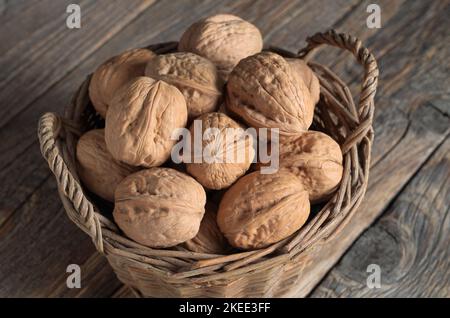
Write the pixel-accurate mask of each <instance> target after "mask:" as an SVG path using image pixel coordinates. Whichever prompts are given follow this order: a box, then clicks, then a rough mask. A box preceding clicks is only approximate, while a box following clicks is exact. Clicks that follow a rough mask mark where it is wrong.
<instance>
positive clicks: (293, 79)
mask: <svg viewBox="0 0 450 318" xmlns="http://www.w3.org/2000/svg"><path fill="white" fill-rule="evenodd" d="M227 107H228V109H229V110H230V111H232V112H233V113H235V114H237V115H239V116H240V117H241V118H242V119H243V120H244V121H245V122H246V123H247V124H249V125H250V126H253V127H256V128H263V127H265V128H279V129H280V136H295V135H298V134H299V133H301V132H303V131H306V130H307V129H308V128H309V126H310V125H311V123H312V120H313V116H314V104H313V102H312V99H311V96H310V94H309V90H308V88H307V87H306V84H305V83H304V82H303V81H302V80H301V79H300V78H299V77H298V76H295V75H294V72H293V70H292V69H291V67H290V66H289V64H288V63H287V62H286V60H285V59H284V58H282V57H281V56H279V55H277V54H275V53H271V52H263V53H259V54H256V55H253V56H250V57H247V58H245V59H243V60H242V61H241V62H239V64H238V65H237V66H236V67H235V68H234V70H233V72H231V74H230V77H229V80H228V84H227Z"/></svg>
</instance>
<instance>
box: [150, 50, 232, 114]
mask: <svg viewBox="0 0 450 318" xmlns="http://www.w3.org/2000/svg"><path fill="white" fill-rule="evenodd" d="M145 74H146V75H147V76H149V77H151V78H153V79H157V80H163V81H165V82H166V83H169V84H172V85H174V86H175V87H177V88H178V89H179V90H180V91H181V93H183V95H184V97H185V99H186V105H187V109H188V117H189V118H191V119H192V118H196V117H198V116H200V115H202V114H204V113H209V112H212V111H214V110H216V109H217V106H218V103H219V100H220V98H221V96H222V86H223V83H222V81H221V80H220V78H219V77H218V74H217V69H216V66H215V65H214V64H213V63H212V62H210V61H209V60H207V59H205V58H204V57H201V56H199V55H196V54H193V53H172V54H166V55H160V56H158V57H156V58H154V59H152V60H150V62H149V63H148V64H147V67H146V69H145Z"/></svg>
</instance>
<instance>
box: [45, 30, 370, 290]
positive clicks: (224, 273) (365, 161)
mask: <svg viewBox="0 0 450 318" xmlns="http://www.w3.org/2000/svg"><path fill="white" fill-rule="evenodd" d="M307 42H308V46H307V47H306V48H305V49H303V50H301V51H300V52H299V53H298V54H292V53H289V52H287V51H284V50H281V49H277V48H268V50H272V51H274V52H277V53H279V54H281V55H283V56H288V57H298V58H304V59H305V60H308V57H309V53H311V52H312V51H313V49H315V48H316V47H318V46H320V45H322V44H329V45H331V46H335V47H338V48H341V49H345V50H348V51H350V52H351V53H352V54H353V55H354V56H355V58H356V59H357V61H358V62H359V63H360V64H361V65H362V66H363V67H364V70H365V72H364V80H363V83H362V89H361V94H360V98H359V104H358V107H355V104H354V102H353V97H352V95H351V94H350V91H349V89H348V87H347V86H346V85H345V84H344V83H343V82H342V81H341V80H340V79H339V78H338V77H337V76H336V75H335V74H333V73H332V72H331V71H330V70H329V69H327V68H326V67H324V66H321V65H319V64H315V63H311V62H310V63H309V64H310V66H311V67H312V69H313V70H314V72H315V73H316V74H317V76H318V77H319V80H320V84H321V99H320V102H319V104H318V105H317V107H316V111H315V117H314V129H316V130H322V131H324V132H326V133H328V134H329V135H331V136H332V137H333V138H334V139H335V140H336V141H338V142H339V144H340V145H341V148H342V151H343V154H344V175H343V179H342V182H341V185H340V187H339V189H338V190H337V192H336V193H335V194H334V196H333V197H332V198H331V199H330V200H329V201H328V202H327V203H326V204H325V205H324V206H323V207H322V208H321V209H320V211H318V212H317V213H316V214H315V215H314V217H312V218H311V219H310V220H309V222H308V223H307V225H306V226H304V227H303V228H302V229H300V230H299V231H297V232H296V233H294V234H293V235H291V236H290V237H288V238H286V239H284V240H283V241H281V242H278V243H276V244H273V245H271V246H269V247H267V248H263V249H260V250H255V251H247V252H238V253H235V254H232V255H211V254H203V253H194V252H190V251H187V250H184V249H182V248H173V249H153V248H149V247H146V246H143V245H140V244H138V243H136V242H134V241H131V240H130V239H128V238H127V237H125V236H124V235H123V234H122V233H121V231H120V230H119V229H118V228H117V227H116V225H115V224H114V223H113V222H112V221H111V215H110V214H109V216H108V213H109V211H110V210H111V207H110V206H107V205H105V204H104V202H101V201H100V200H99V199H98V198H95V196H93V195H92V194H90V193H89V192H88V191H84V190H83V188H82V186H80V182H79V179H78V174H77V170H76V164H75V147H76V143H77V140H78V137H79V136H80V134H81V133H82V132H83V131H86V130H88V129H92V128H94V127H101V126H102V125H104V122H103V120H102V119H101V118H100V117H99V116H98V115H97V114H96V113H95V111H94V109H93V107H92V105H91V104H90V101H89V97H88V90H87V88H88V84H89V78H88V79H87V80H86V81H85V82H84V83H83V84H82V86H81V87H80V89H79V90H78V92H77V93H76V95H75V97H74V99H73V101H72V103H71V104H70V105H69V107H68V108H67V109H66V110H65V115H64V117H59V116H57V115H56V114H53V113H47V114H45V115H43V116H42V117H41V119H40V122H39V141H40V144H41V151H42V154H43V156H44V158H45V159H46V160H47V161H48V164H49V166H50V169H51V170H52V171H53V173H54V174H55V176H56V180H57V183H58V189H59V195H60V197H61V200H62V202H63V204H64V207H65V209H66V212H67V215H68V216H69V218H70V219H71V220H72V221H73V222H74V223H75V224H76V225H78V226H79V227H80V228H81V229H82V230H83V231H84V232H86V233H87V234H88V235H89V236H90V237H91V238H92V240H93V242H94V244H95V246H96V248H97V250H98V251H99V252H100V253H103V254H104V255H105V256H106V257H107V259H108V261H109V263H110V264H111V266H112V267H113V269H114V271H115V272H116V274H117V276H118V278H119V279H120V280H121V281H122V282H123V283H124V284H126V285H128V286H129V287H130V288H131V289H132V290H133V291H134V292H135V294H136V296H145V297H283V296H294V295H295V291H296V288H297V285H298V284H301V280H302V278H303V279H304V277H302V270H303V268H304V266H305V264H307V263H308V262H310V260H309V259H308V257H309V256H308V255H309V253H310V251H311V250H312V249H313V248H314V247H316V250H315V252H319V253H320V248H321V246H323V244H326V242H327V241H328V240H329V239H330V238H332V237H333V236H335V235H336V234H337V233H338V232H339V231H340V230H341V229H342V228H343V226H345V224H346V223H347V222H348V221H349V220H350V219H351V217H352V216H353V214H354V213H355V211H356V209H357V208H358V206H359V204H360V203H361V200H362V198H363V196H364V193H365V190H366V187H367V182H368V175H369V162H370V150H371V145H372V140H373V130H372V119H373V113H374V95H375V91H376V86H377V79H378V68H377V64H376V61H375V59H374V57H373V55H372V54H370V52H369V51H368V50H367V49H366V48H364V47H363V46H362V45H361V42H360V41H359V40H358V39H356V38H354V37H351V36H347V35H345V34H338V33H336V32H335V31H334V30H331V31H328V32H326V33H318V34H316V35H314V36H312V37H310V38H308V39H307ZM176 46H177V43H175V42H172V43H165V44H160V45H154V46H151V47H150V48H151V49H152V50H154V51H156V52H158V53H167V52H172V51H174V50H175V49H176ZM319 243H321V244H319ZM317 249H318V250H317Z"/></svg>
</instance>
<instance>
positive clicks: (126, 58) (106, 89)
mask: <svg viewBox="0 0 450 318" xmlns="http://www.w3.org/2000/svg"><path fill="white" fill-rule="evenodd" d="M155 56H156V54H155V53H153V52H152V51H149V50H146V49H135V50H130V51H127V52H124V53H122V54H120V55H118V56H115V57H113V58H111V59H109V60H108V61H106V62H105V63H103V64H102V65H100V66H99V67H98V68H97V70H96V71H95V72H94V74H93V75H92V78H91V81H90V83H89V97H90V98H91V101H92V104H93V105H94V108H95V110H96V111H97V112H98V113H99V114H100V115H101V116H102V117H103V118H105V117H106V111H107V110H108V107H109V105H110V103H111V101H112V99H113V97H114V94H115V93H117V91H118V90H119V89H120V88H121V87H122V86H123V85H124V84H126V83H128V82H129V81H130V80H132V79H133V78H135V77H138V76H143V75H144V72H145V66H146V65H147V63H148V61H150V60H151V59H152V58H154V57H155Z"/></svg>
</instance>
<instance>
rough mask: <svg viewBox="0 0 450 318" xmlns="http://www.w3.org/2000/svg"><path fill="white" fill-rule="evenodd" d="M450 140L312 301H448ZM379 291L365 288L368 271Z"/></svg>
mask: <svg viewBox="0 0 450 318" xmlns="http://www.w3.org/2000/svg"><path fill="white" fill-rule="evenodd" d="M449 176H450V139H449V138H447V139H446V141H445V142H444V143H443V145H442V146H440V147H439V148H438V149H437V151H436V152H435V153H434V154H433V155H432V156H431V158H430V159H429V160H428V161H427V163H426V164H425V166H424V167H423V168H422V169H421V170H420V171H419V173H418V174H417V175H416V176H415V177H414V179H413V180H412V181H411V182H410V183H409V184H408V186H407V187H406V189H405V190H404V191H402V193H401V194H400V195H399V196H398V197H397V198H396V199H395V201H394V202H393V203H392V204H391V205H390V206H389V208H388V209H387V212H386V213H385V214H383V216H382V218H381V219H379V220H378V221H377V222H376V223H375V224H374V225H373V226H372V227H371V228H370V229H368V230H367V231H366V232H365V233H364V234H363V235H362V236H361V237H360V238H359V239H358V240H357V241H356V242H355V243H354V245H353V246H352V248H351V249H350V250H349V252H348V253H347V254H346V255H345V256H344V257H343V258H342V260H341V261H340V262H339V264H338V265H337V266H336V267H335V268H334V269H333V270H332V271H331V273H330V274H329V275H327V277H326V278H325V279H324V281H323V282H322V283H321V284H320V287H318V288H317V289H316V290H315V291H314V292H313V293H312V296H313V297H392V296H395V297H446V298H448V297H450V249H449V248H448V242H450V178H449ZM369 264H377V265H378V266H380V268H381V288H379V289H376V288H375V289H370V288H368V287H367V284H366V280H367V275H368V274H367V272H366V271H367V267H368V266H369Z"/></svg>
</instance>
